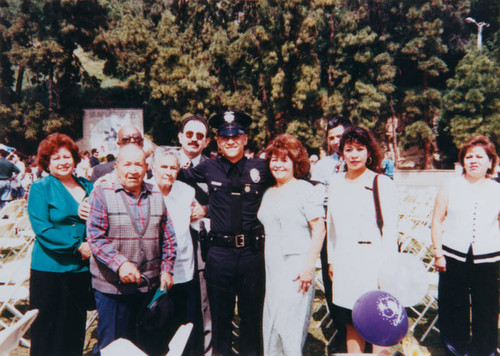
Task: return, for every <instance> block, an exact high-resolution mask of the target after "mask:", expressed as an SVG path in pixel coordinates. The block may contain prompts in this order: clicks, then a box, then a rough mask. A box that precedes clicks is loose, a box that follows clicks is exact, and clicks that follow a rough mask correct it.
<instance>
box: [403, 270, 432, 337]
mask: <svg viewBox="0 0 500 356" xmlns="http://www.w3.org/2000/svg"><path fill="white" fill-rule="evenodd" d="M427 276H428V280H429V290H428V292H427V294H426V296H425V297H424V299H423V309H422V310H421V311H420V310H419V309H418V308H417V307H416V306H413V307H410V309H411V310H412V311H413V312H414V313H415V314H417V316H418V317H417V319H415V321H414V322H413V324H412V325H411V326H410V328H409V330H410V331H412V332H413V331H415V328H416V327H417V325H418V324H420V322H421V321H422V320H423V319H424V317H425V316H426V315H428V314H429V313H430V312H434V313H436V315H435V316H434V318H433V320H432V322H430V323H429V322H428V321H427V322H426V325H427V326H426V328H425V332H424V334H423V335H422V337H421V338H420V340H419V341H420V342H423V341H424V340H425V339H426V338H427V336H428V335H429V333H430V332H431V331H432V330H435V331H437V332H439V329H438V328H437V327H436V323H437V320H438V314H437V310H438V300H437V297H438V295H437V285H438V279H439V275H438V273H436V272H428V273H427Z"/></svg>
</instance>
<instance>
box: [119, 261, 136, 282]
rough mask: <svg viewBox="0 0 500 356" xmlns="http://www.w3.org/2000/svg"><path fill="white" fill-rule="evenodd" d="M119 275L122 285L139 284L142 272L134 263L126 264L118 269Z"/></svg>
mask: <svg viewBox="0 0 500 356" xmlns="http://www.w3.org/2000/svg"><path fill="white" fill-rule="evenodd" d="M118 275H119V276H120V281H122V283H137V284H139V283H140V282H141V272H139V270H138V269H137V267H136V266H135V265H134V264H133V263H132V262H125V263H124V264H122V265H121V266H120V268H119V269H118Z"/></svg>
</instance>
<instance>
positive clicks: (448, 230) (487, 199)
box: [443, 176, 500, 263]
mask: <svg viewBox="0 0 500 356" xmlns="http://www.w3.org/2000/svg"><path fill="white" fill-rule="evenodd" d="M444 189H445V194H446V195H447V197H448V205H447V212H446V220H445V222H444V227H443V230H444V231H443V252H444V254H445V255H446V256H448V257H451V258H454V259H456V260H458V261H462V262H463V261H465V260H466V257H467V252H468V250H469V247H471V246H472V254H473V261H474V263H485V262H495V261H499V260H500V227H499V222H498V215H499V214H500V184H499V183H498V182H496V181H493V180H491V179H487V180H485V181H483V182H481V183H475V184H471V183H469V182H468V181H467V180H466V179H465V177H464V176H460V177H456V178H453V179H452V180H451V181H450V182H448V183H447V184H446V185H445V186H444Z"/></svg>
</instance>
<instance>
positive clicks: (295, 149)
mask: <svg viewBox="0 0 500 356" xmlns="http://www.w3.org/2000/svg"><path fill="white" fill-rule="evenodd" d="M265 153H266V160H267V162H268V164H269V161H270V160H271V157H272V156H273V155H276V156H277V157H280V158H281V157H286V156H288V157H290V159H291V160H292V162H293V176H294V177H295V178H301V177H304V176H305V175H306V174H307V173H308V172H309V168H310V167H311V163H310V162H309V155H308V154H307V150H306V148H305V147H304V145H302V143H301V142H300V141H299V139H298V138H297V137H295V136H293V135H290V134H281V135H278V136H276V137H275V138H274V139H273V140H272V141H271V142H270V143H269V145H267V147H266V150H265Z"/></svg>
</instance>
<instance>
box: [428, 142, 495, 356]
mask: <svg viewBox="0 0 500 356" xmlns="http://www.w3.org/2000/svg"><path fill="white" fill-rule="evenodd" d="M458 160H459V162H460V164H461V165H462V167H463V175H461V176H459V177H454V178H453V179H451V180H450V181H449V182H447V183H446V184H445V185H444V186H443V187H442V188H441V190H440V191H439V193H438V196H437V197H436V204H435V206H434V216H433V219H432V227H431V233H432V243H433V246H434V257H435V262H434V266H435V267H436V270H438V271H439V286H438V304H439V329H440V331H441V333H440V334H441V339H442V340H443V343H444V346H445V350H446V354H447V355H491V356H493V355H495V354H496V349H497V345H498V275H497V271H498V264H499V262H498V261H500V227H499V221H500V184H498V182H495V181H493V180H491V179H489V178H490V177H491V175H492V174H493V173H494V169H495V167H496V166H497V162H498V157H497V154H496V152H495V146H494V145H493V143H491V141H490V140H489V139H488V138H487V137H484V136H477V137H473V138H472V139H470V140H469V141H468V142H466V143H465V144H464V146H463V147H462V148H461V149H460V152H459V153H458ZM471 316H472V317H471Z"/></svg>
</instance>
